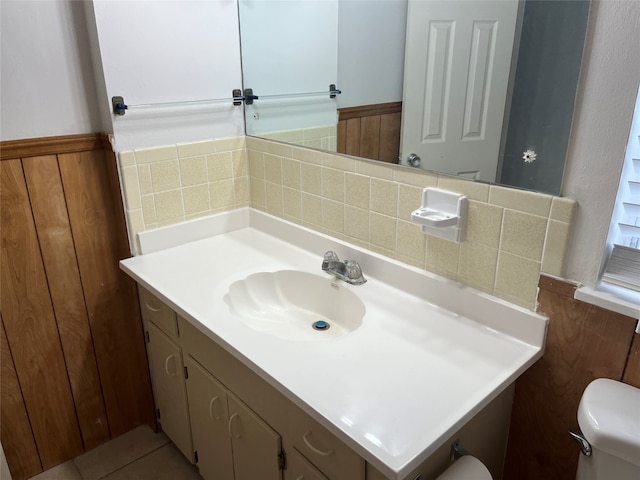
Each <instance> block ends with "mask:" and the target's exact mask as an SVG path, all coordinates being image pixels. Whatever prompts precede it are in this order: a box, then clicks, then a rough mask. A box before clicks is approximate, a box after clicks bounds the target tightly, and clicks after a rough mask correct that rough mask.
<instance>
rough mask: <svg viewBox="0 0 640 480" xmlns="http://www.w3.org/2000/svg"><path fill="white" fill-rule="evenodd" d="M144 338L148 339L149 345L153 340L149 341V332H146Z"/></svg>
mask: <svg viewBox="0 0 640 480" xmlns="http://www.w3.org/2000/svg"><path fill="white" fill-rule="evenodd" d="M144 336H145V338H146V339H147V343H149V342H150V341H151V340H150V339H149V330H147V331H145V332H144Z"/></svg>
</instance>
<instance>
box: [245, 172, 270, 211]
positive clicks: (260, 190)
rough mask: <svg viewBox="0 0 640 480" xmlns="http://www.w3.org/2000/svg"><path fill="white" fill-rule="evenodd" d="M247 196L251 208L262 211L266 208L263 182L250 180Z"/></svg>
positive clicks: (256, 179)
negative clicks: (248, 195)
mask: <svg viewBox="0 0 640 480" xmlns="http://www.w3.org/2000/svg"><path fill="white" fill-rule="evenodd" d="M249 194H250V197H249V198H250V199H251V206H252V207H254V208H258V209H261V210H264V209H265V208H266V206H267V191H266V187H265V181H264V180H260V179H258V178H251V180H249Z"/></svg>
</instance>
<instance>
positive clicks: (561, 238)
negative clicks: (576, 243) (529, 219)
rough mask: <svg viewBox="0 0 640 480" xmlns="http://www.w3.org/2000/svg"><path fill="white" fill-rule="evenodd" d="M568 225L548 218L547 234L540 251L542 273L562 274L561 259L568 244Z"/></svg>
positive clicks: (557, 275)
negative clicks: (542, 248)
mask: <svg viewBox="0 0 640 480" xmlns="http://www.w3.org/2000/svg"><path fill="white" fill-rule="evenodd" d="M569 236H570V226H569V224H568V223H564V222H558V221H556V220H549V225H547V236H546V238H545V241H544V250H543V252H542V268H541V271H542V272H543V273H548V274H550V275H555V276H556V277H561V276H562V275H563V273H564V272H563V261H564V257H565V254H566V252H567V247H568V246H569Z"/></svg>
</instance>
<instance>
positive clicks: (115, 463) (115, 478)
mask: <svg viewBox="0 0 640 480" xmlns="http://www.w3.org/2000/svg"><path fill="white" fill-rule="evenodd" d="M31 480H202V477H200V475H198V469H197V468H196V467H195V466H194V465H191V464H190V463H189V461H188V460H187V459H186V458H185V457H184V455H182V453H180V451H179V450H178V449H177V448H176V447H175V445H174V444H173V443H171V442H170V441H169V439H168V438H167V436H166V435H165V434H163V433H154V432H153V430H151V429H150V428H149V427H148V426H146V425H142V426H140V427H138V428H136V429H134V430H131V431H130V432H128V433H125V434H124V435H122V436H120V437H117V438H114V439H113V440H111V441H109V442H107V443H105V444H104V445H100V446H99V447H96V448H94V449H93V450H91V451H89V452H86V453H83V454H82V455H80V456H79V457H76V458H74V459H73V460H69V461H68V462H65V463H63V464H61V465H58V466H56V467H53V468H51V469H50V470H47V471H46V472H42V473H41V474H39V475H36V476H35V477H32V478H31Z"/></svg>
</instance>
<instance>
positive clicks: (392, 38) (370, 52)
mask: <svg viewBox="0 0 640 480" xmlns="http://www.w3.org/2000/svg"><path fill="white" fill-rule="evenodd" d="M406 24H407V0H375V1H372V0H340V7H339V13H338V87H339V88H340V89H341V90H342V91H343V94H342V95H340V96H339V97H338V107H339V108H344V107H353V106H356V105H370V104H375V103H386V102H399V101H402V82H403V78H404V42H405V29H406ZM362 79H366V81H364V82H363V81H362Z"/></svg>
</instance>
